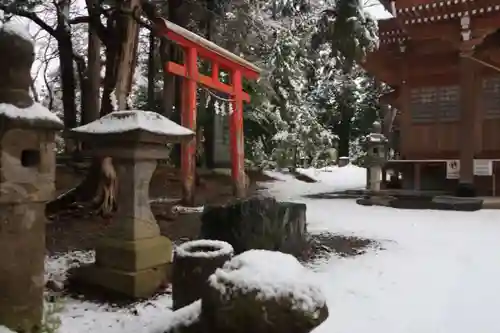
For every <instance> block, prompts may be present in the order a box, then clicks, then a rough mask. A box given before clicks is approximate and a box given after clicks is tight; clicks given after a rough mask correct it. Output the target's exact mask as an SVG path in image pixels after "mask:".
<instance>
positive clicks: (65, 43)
mask: <svg viewBox="0 0 500 333" xmlns="http://www.w3.org/2000/svg"><path fill="white" fill-rule="evenodd" d="M70 5H71V1H69V0H63V1H60V2H59V3H58V5H57V26H56V33H57V34H58V37H59V38H58V43H57V48H58V51H59V66H60V74H61V86H62V87H64V89H63V90H62V92H63V93H62V104H63V109H64V127H65V129H71V128H75V127H76V126H77V121H76V105H75V99H76V95H75V90H76V82H75V72H74V70H75V69H74V66H73V43H72V41H71V30H70V27H69V23H68V22H67V18H68V17H69V12H70ZM70 141H71V140H66V142H65V143H66V145H65V146H66V152H72V151H73V150H74V148H75V147H74V146H73V144H72V143H71V142H70Z"/></svg>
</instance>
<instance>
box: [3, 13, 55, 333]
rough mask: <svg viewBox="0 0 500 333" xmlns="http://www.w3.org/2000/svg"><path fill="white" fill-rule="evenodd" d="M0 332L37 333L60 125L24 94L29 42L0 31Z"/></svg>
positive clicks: (14, 31)
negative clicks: (48, 207)
mask: <svg viewBox="0 0 500 333" xmlns="http://www.w3.org/2000/svg"><path fill="white" fill-rule="evenodd" d="M0 58H1V60H2V61H0V72H1V73H2V75H0V254H1V255H0V327H1V326H6V327H8V328H9V329H11V330H13V331H17V332H35V331H38V330H39V329H40V325H41V321H42V315H43V290H44V286H45V283H44V260H45V223H46V219H45V203H46V202H47V201H48V200H50V199H52V197H53V195H54V189H55V185H54V183H55V166H56V163H55V133H56V131H58V130H60V129H62V127H63V124H62V122H61V120H60V119H59V118H57V116H55V115H54V114H53V113H51V112H50V111H49V110H47V109H46V108H45V107H43V106H42V105H40V104H38V103H34V102H33V100H32V98H31V96H30V94H29V89H30V84H31V80H32V79H31V75H30V69H31V65H32V63H33V60H34V46H33V41H32V40H31V37H30V36H29V35H28V34H27V33H26V32H24V31H23V30H22V28H19V27H18V26H16V25H15V23H7V24H5V25H4V26H2V27H1V28H0Z"/></svg>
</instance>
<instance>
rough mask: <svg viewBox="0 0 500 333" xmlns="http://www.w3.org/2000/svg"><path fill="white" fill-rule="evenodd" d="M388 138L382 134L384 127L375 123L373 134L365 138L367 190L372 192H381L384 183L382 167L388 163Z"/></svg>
mask: <svg viewBox="0 0 500 333" xmlns="http://www.w3.org/2000/svg"><path fill="white" fill-rule="evenodd" d="M387 142H388V140H387V138H386V137H385V136H384V135H383V134H382V125H381V124H380V122H378V121H375V122H374V123H373V125H372V132H371V133H370V134H368V135H367V136H366V137H365V144H366V148H367V151H366V157H365V167H366V168H367V172H368V176H367V188H368V189H369V190H372V191H379V190H380V183H381V181H382V167H383V165H384V164H385V163H386V161H387V157H386V145H387Z"/></svg>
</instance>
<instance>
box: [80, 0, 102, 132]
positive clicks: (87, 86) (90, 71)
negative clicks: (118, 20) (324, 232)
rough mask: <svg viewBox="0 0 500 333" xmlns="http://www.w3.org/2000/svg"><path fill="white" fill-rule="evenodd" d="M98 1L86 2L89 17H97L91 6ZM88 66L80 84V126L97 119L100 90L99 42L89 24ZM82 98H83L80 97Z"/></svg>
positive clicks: (90, 0) (89, 0)
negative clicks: (82, 94) (83, 80)
mask: <svg viewBox="0 0 500 333" xmlns="http://www.w3.org/2000/svg"><path fill="white" fill-rule="evenodd" d="M97 5H98V0H87V6H91V8H89V15H99V13H98V12H96V11H95V10H94V9H92V6H97ZM87 56H88V64H87V71H86V73H85V83H84V84H82V93H83V91H85V94H84V95H85V97H84V98H82V99H83V105H82V125H84V124H88V123H90V122H92V121H94V120H96V119H98V118H99V109H100V107H99V106H100V104H99V103H100V98H99V97H100V96H99V95H100V88H101V41H100V40H99V37H98V35H97V32H96V29H95V28H94V27H93V26H92V24H89V35H88V51H87ZM82 97H83V96H82Z"/></svg>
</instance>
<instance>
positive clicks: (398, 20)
mask: <svg viewBox="0 0 500 333" xmlns="http://www.w3.org/2000/svg"><path fill="white" fill-rule="evenodd" d="M382 3H383V5H384V6H385V8H386V9H387V10H388V11H389V12H391V13H392V16H393V17H392V18H390V19H386V20H380V21H379V38H380V47H379V48H378V50H376V51H374V52H373V53H371V54H369V56H368V57H367V59H366V62H365V63H364V64H363V67H364V68H365V69H366V70H367V71H368V72H369V73H371V74H372V75H374V76H375V77H376V78H377V79H378V80H379V81H381V82H384V83H385V84H387V85H388V86H390V87H391V88H392V91H390V92H389V93H386V94H385V95H383V96H382V97H381V99H380V101H381V104H382V105H383V107H384V108H385V110H386V111H387V112H388V113H389V114H390V115H394V116H390V117H386V119H392V120H391V121H392V125H389V126H392V132H391V137H390V141H391V143H392V148H393V149H392V150H393V153H392V154H391V157H390V159H389V161H388V163H387V165H386V170H389V169H390V170H393V171H396V172H397V173H399V174H400V175H401V178H402V180H401V182H400V183H401V187H402V188H403V189H414V190H447V191H450V192H458V193H457V195H461V196H469V195H470V196H472V195H474V194H475V195H478V196H496V195H498V193H499V192H500V0H453V1H452V0H447V1H436V0H394V1H390V0H388V1H384V0H383V1H382Z"/></svg>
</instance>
